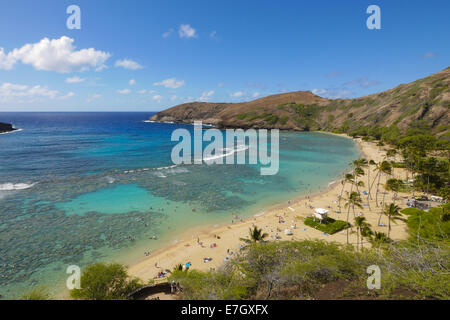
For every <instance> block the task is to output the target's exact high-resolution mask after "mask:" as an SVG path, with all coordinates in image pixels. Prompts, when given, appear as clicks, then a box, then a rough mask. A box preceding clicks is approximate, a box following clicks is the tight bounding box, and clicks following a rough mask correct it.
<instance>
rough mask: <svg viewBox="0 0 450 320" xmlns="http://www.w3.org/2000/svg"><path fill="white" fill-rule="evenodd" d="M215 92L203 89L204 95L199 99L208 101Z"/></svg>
mask: <svg viewBox="0 0 450 320" xmlns="http://www.w3.org/2000/svg"><path fill="white" fill-rule="evenodd" d="M213 94H214V91H213V90H211V91H203V93H202V96H201V97H200V98H198V100H199V101H208V100H209V98H210V97H211V96H212V95H213Z"/></svg>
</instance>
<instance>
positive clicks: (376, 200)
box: [375, 174, 381, 207]
mask: <svg viewBox="0 0 450 320" xmlns="http://www.w3.org/2000/svg"><path fill="white" fill-rule="evenodd" d="M380 178H381V174H379V175H378V182H377V193H376V195H375V205H376V206H377V207H378V189H380Z"/></svg>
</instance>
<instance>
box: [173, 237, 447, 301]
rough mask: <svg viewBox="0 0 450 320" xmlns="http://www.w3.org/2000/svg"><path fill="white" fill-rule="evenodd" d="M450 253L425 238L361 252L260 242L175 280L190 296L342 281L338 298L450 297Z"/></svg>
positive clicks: (316, 292) (299, 293)
mask: <svg viewBox="0 0 450 320" xmlns="http://www.w3.org/2000/svg"><path fill="white" fill-rule="evenodd" d="M449 258H450V250H449V247H448V246H439V247H435V246H430V245H425V244H422V245H421V248H420V252H419V250H418V248H417V246H416V245H415V244H414V243H412V242H404V243H401V244H397V245H395V246H394V245H392V244H391V245H388V246H387V247H386V248H384V249H382V251H380V250H371V249H364V250H363V251H360V252H358V251H356V250H354V249H353V247H351V246H342V245H339V244H336V243H327V242H324V241H318V240H316V241H284V242H269V243H255V244H252V245H250V246H248V247H247V248H246V249H245V250H243V251H241V253H240V254H239V256H238V257H236V258H234V259H232V260H231V261H229V262H228V263H227V264H226V266H224V267H223V268H221V269H220V270H216V271H209V272H198V271H189V272H175V273H173V274H172V275H171V277H170V279H169V280H170V281H172V280H174V281H177V282H180V285H181V286H182V289H183V291H182V298H184V299H310V298H320V297H321V294H323V292H327V290H326V289H327V287H326V286H327V285H328V284H333V283H339V285H340V290H339V292H338V293H336V296H334V297H333V298H342V297H344V298H355V297H356V298H357V297H358V296H360V297H362V298H367V297H372V298H373V297H378V298H394V299H401V298H410V299H425V298H427V299H448V298H449V297H450V296H449V294H450V276H449V274H448V268H449V267H450V263H449V261H450V259H449ZM370 265H378V266H379V267H380V269H381V271H382V276H383V278H382V287H381V289H380V290H373V291H371V292H368V290H367V288H366V280H367V274H366V269H367V267H368V266H370ZM324 286H325V288H324ZM322 288H323V290H322ZM405 295H406V296H405Z"/></svg>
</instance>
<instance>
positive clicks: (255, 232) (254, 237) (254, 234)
mask: <svg viewBox="0 0 450 320" xmlns="http://www.w3.org/2000/svg"><path fill="white" fill-rule="evenodd" d="M249 236H250V239H247V238H241V241H244V242H246V243H252V242H253V243H256V242H260V241H263V240H264V239H265V238H267V237H268V236H269V234H267V233H263V230H262V229H258V227H257V226H254V227H253V229H252V228H250V229H249Z"/></svg>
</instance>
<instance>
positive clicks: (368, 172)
mask: <svg viewBox="0 0 450 320" xmlns="http://www.w3.org/2000/svg"><path fill="white" fill-rule="evenodd" d="M367 168H368V169H367V187H368V188H369V190H368V192H367V206H368V207H369V210H372V209H371V208H370V164H369V165H368V167H367Z"/></svg>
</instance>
